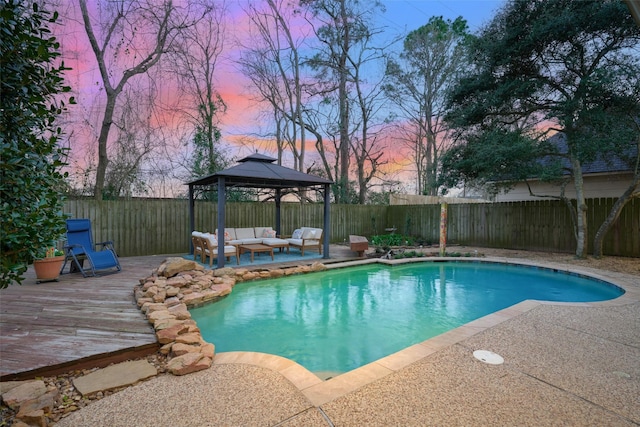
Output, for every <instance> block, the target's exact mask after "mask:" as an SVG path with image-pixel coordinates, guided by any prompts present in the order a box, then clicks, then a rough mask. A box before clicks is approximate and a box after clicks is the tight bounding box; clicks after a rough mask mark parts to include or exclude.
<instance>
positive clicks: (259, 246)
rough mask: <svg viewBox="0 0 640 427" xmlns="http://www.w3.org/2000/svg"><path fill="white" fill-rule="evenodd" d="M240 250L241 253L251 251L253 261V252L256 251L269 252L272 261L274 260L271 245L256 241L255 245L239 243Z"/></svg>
mask: <svg viewBox="0 0 640 427" xmlns="http://www.w3.org/2000/svg"><path fill="white" fill-rule="evenodd" d="M238 250H239V251H240V255H242V254H243V253H245V252H251V262H253V254H255V253H256V252H258V253H260V252H269V254H270V255H271V261H273V248H272V247H271V246H267V245H262V244H259V243H256V244H254V245H238Z"/></svg>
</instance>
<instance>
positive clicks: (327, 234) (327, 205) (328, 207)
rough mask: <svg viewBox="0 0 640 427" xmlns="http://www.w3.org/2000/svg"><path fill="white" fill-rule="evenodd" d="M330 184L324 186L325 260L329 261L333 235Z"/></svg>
mask: <svg viewBox="0 0 640 427" xmlns="http://www.w3.org/2000/svg"><path fill="white" fill-rule="evenodd" d="M330 201H331V200H330V193H329V184H325V185H324V243H323V245H324V248H323V252H324V253H323V256H322V258H324V259H329V237H330V234H331V218H330V216H331V204H330Z"/></svg>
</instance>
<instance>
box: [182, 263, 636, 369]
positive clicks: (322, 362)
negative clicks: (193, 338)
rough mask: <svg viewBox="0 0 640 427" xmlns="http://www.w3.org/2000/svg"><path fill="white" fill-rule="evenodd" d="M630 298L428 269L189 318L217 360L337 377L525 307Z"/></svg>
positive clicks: (308, 289)
mask: <svg viewBox="0 0 640 427" xmlns="http://www.w3.org/2000/svg"><path fill="white" fill-rule="evenodd" d="M623 293H624V291H623V290H622V289H620V288H618V287H616V286H613V285H610V284H607V283H605V282H602V281H598V280H595V279H589V278H585V277H582V276H578V275H575V274H568V273H565V272H557V271H554V270H549V269H543V268H533V267H523V266H515V265H510V264H500V263H486V262H420V263H409V264H402V265H394V266H386V265H380V264H373V265H364V266H358V267H349V268H343V269H335V270H328V271H324V272H319V273H311V274H306V275H296V276H290V277H286V278H281V279H271V280H263V281H257V282H247V283H241V284H238V285H237V286H236V287H235V288H234V290H233V292H232V293H231V294H230V295H229V296H228V297H226V298H225V299H222V300H220V301H218V302H216V303H213V304H209V305H206V306H202V307H198V308H194V309H191V310H190V311H191V315H192V317H193V319H194V320H196V322H197V323H198V327H199V328H200V330H201V334H202V336H203V338H204V339H205V340H206V341H208V342H212V343H214V344H215V346H216V351H217V352H225V351H257V352H263V353H270V354H276V355H279V356H283V357H286V358H289V359H291V360H294V361H296V362H297V363H299V364H301V365H302V366H304V367H305V368H307V369H308V370H310V371H312V372H327V371H328V372H333V373H335V374H339V373H343V372H347V371H350V370H352V369H355V368H357V367H359V366H362V365H365V364H367V363H370V362H372V361H374V360H377V359H379V358H381V357H384V356H387V355H389V354H392V353H395V352H397V351H399V350H401V349H403V348H406V347H408V346H410V345H412V344H415V343H418V342H422V341H424V340H426V339H429V338H431V337H434V336H436V335H439V334H441V333H443V332H446V331H449V330H451V329H454V328H456V327H458V326H461V325H463V324H465V323H468V322H470V321H472V320H475V319H477V318H480V317H482V316H485V315H487V314H490V313H493V312H495V311H498V310H501V309H503V308H506V307H509V306H512V305H514V304H517V303H518V302H521V301H524V300H527V299H537V300H545V301H565V302H591V301H603V300H608V299H613V298H616V297H618V296H620V295H622V294H623Z"/></svg>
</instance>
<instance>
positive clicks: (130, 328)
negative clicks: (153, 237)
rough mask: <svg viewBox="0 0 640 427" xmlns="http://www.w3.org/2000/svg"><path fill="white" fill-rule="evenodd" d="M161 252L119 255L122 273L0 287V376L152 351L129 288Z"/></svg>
mask: <svg viewBox="0 0 640 427" xmlns="http://www.w3.org/2000/svg"><path fill="white" fill-rule="evenodd" d="M163 259H164V257H162V256H148V257H135V258H121V259H120V262H121V265H122V271H121V272H119V273H116V274H108V275H104V276H100V277H87V278H83V277H82V275H81V274H79V273H74V274H65V275H62V276H60V279H59V282H45V283H40V284H36V279H35V274H34V273H33V267H30V269H29V271H28V272H27V275H26V279H25V280H24V281H23V284H22V285H21V286H20V285H12V286H9V287H8V288H7V289H2V290H0V379H2V380H7V379H23V378H33V377H35V376H46V375H54V374H56V373H59V372H64V371H67V370H70V369H78V368H82V367H88V366H92V367H93V366H106V365H107V364H109V363H112V362H114V361H120V360H126V359H128V358H131V357H138V356H141V355H145V354H149V353H153V352H155V351H156V350H157V348H158V344H157V341H156V337H155V333H154V331H153V328H152V327H151V325H150V324H149V322H147V320H146V318H145V317H144V315H143V314H142V313H141V312H140V310H139V309H138V307H137V306H136V304H135V302H134V298H133V287H134V286H135V285H136V284H137V283H138V280H139V279H141V278H143V277H145V276H147V275H149V273H151V270H152V269H154V268H156V267H157V266H158V265H160V263H161V262H162V260H163Z"/></svg>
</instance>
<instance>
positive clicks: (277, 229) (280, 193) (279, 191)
mask: <svg viewBox="0 0 640 427" xmlns="http://www.w3.org/2000/svg"><path fill="white" fill-rule="evenodd" d="M281 198H282V190H281V189H279V188H276V235H277V236H282V230H280V199H281Z"/></svg>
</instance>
